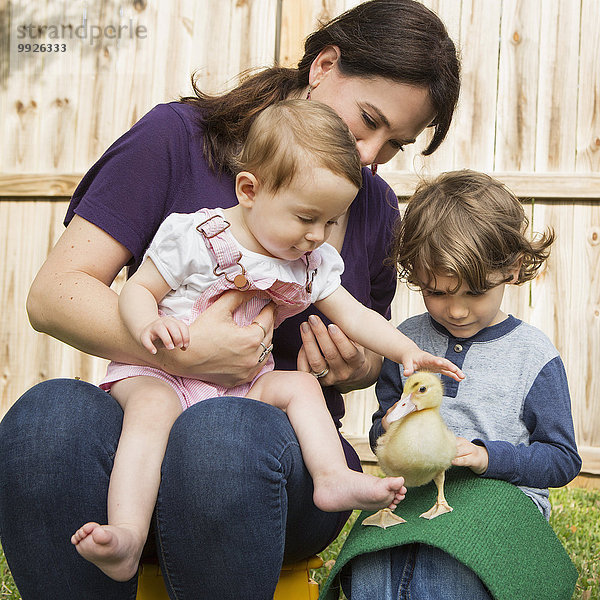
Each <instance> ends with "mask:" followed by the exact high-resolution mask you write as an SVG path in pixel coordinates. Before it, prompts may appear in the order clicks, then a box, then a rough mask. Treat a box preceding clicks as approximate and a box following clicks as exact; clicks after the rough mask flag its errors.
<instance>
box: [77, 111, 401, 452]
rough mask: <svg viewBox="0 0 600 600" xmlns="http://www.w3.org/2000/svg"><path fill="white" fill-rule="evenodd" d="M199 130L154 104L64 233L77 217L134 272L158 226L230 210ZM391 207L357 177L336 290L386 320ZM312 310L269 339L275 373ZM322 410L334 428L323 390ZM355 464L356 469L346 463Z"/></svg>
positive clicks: (81, 194)
mask: <svg viewBox="0 0 600 600" xmlns="http://www.w3.org/2000/svg"><path fill="white" fill-rule="evenodd" d="M202 139H203V130H202V126H201V123H200V122H199V118H198V112H197V109H195V108H194V107H192V106H191V105H189V104H183V103H180V102H171V103H169V104H160V105H158V106H156V107H155V108H154V109H152V110H151V111H150V112H149V113H148V114H147V115H145V116H144V117H142V119H140V120H139V121H138V122H137V123H136V124H135V125H134V126H133V127H132V128H131V129H130V130H129V131H128V132H126V133H125V134H124V135H123V136H121V137H120V138H119V139H118V140H117V141H116V142H114V144H112V146H110V148H109V149H108V150H107V151H106V152H105V153H104V154H103V155H102V156H101V157H100V159H99V160H98V161H97V162H96V164H94V166H93V167H92V168H91V169H90V170H89V171H88V172H87V173H86V175H85V176H84V178H83V179H82V180H81V182H80V184H79V185H78V186H77V189H76V190H75V193H74V194H73V197H72V199H71V203H70V205H69V208H68V211H67V215H66V217H65V225H67V224H68V223H69V222H70V221H71V219H72V218H73V215H74V214H75V213H76V214H78V215H79V216H81V217H83V218H84V219H85V220H86V221H89V222H90V223H93V224H94V225H97V226H98V227H100V228H101V229H103V230H104V231H106V232H107V233H108V234H109V235H111V236H112V237H113V238H115V239H116V240H117V241H119V242H120V243H121V244H123V245H124V246H125V247H126V248H127V249H128V250H129V251H130V252H131V253H132V255H133V258H132V259H131V261H130V262H129V265H128V266H129V267H130V268H131V269H135V268H137V267H138V266H139V263H140V261H141V259H142V257H143V255H144V251H145V250H146V248H147V247H148V245H149V244H150V241H151V240H152V238H153V237H154V234H155V233H156V230H157V229H158V227H159V225H160V224H161V223H162V221H163V220H164V219H165V218H166V217H167V216H168V215H169V214H171V213H173V212H180V213H191V212H195V211H197V210H198V209H200V208H215V207H223V208H227V207H230V206H233V205H234V204H236V203H237V199H236V197H235V192H234V185H233V184H234V181H233V178H232V177H231V176H229V175H228V174H224V175H222V176H221V177H219V176H217V175H216V174H215V173H213V172H212V171H211V170H210V169H209V167H208V165H207V164H206V161H205V158H204V154H203V150H202ZM397 206H398V204H397V199H396V196H395V194H394V192H393V191H392V190H391V188H390V187H389V186H388V185H387V184H386V183H385V182H384V181H383V180H382V179H381V178H380V177H379V176H375V177H373V176H372V175H371V173H370V172H369V171H368V170H367V169H363V186H362V188H361V189H360V191H359V193H358V195H357V197H356V199H355V200H354V202H353V203H352V205H351V208H350V215H349V219H348V227H347V230H346V236H345V240H344V246H343V248H342V252H341V255H342V258H343V259H344V263H345V271H344V273H343V275H342V285H343V286H344V287H345V288H346V289H347V290H348V291H349V292H350V293H351V294H352V295H353V296H354V297H356V298H357V299H358V300H359V301H360V302H362V303H363V304H364V305H365V306H368V307H369V308H372V309H374V310H376V311H377V312H379V313H381V314H383V315H385V316H386V317H388V318H389V307H390V303H391V301H392V298H393V296H394V291H395V287H396V286H395V280H396V275H395V271H394V269H393V268H391V267H384V265H383V261H384V259H385V257H386V250H387V248H388V245H389V243H390V240H391V234H392V226H393V223H394V222H395V220H396V218H397V216H398V208H397ZM312 313H316V314H319V316H320V317H321V318H322V319H323V320H324V321H325V322H328V321H327V320H326V319H325V317H324V316H323V315H321V314H320V313H319V312H318V311H317V310H316V309H315V308H314V306H311V307H310V308H308V309H307V310H306V311H305V312H303V313H300V314H299V315H297V316H295V317H292V318H290V319H287V320H286V321H285V322H284V323H283V324H282V325H281V326H280V327H279V328H278V329H277V330H276V331H275V335H274V338H273V343H274V353H273V354H274V357H275V368H277V369H283V370H292V369H295V368H296V357H297V354H298V350H299V348H300V346H301V338H300V331H299V327H300V323H302V322H303V321H305V320H306V319H307V317H308V315H309V314H312ZM324 393H325V398H326V400H327V405H328V407H329V410H330V412H331V414H332V416H333V418H334V421H335V422H336V425H337V426H338V427H339V426H340V419H341V418H342V417H343V415H344V403H343V400H342V397H341V395H340V394H339V392H337V390H335V389H334V388H325V389H324ZM351 462H353V463H355V461H351Z"/></svg>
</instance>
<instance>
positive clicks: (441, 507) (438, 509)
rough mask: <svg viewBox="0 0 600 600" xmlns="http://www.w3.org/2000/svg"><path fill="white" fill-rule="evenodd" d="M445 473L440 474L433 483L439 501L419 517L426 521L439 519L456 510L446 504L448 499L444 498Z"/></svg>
mask: <svg viewBox="0 0 600 600" xmlns="http://www.w3.org/2000/svg"><path fill="white" fill-rule="evenodd" d="M444 478H445V477H444V471H442V472H441V473H438V474H437V475H436V476H435V477H434V478H433V481H434V483H435V485H436V487H437V489H438V495H437V500H436V502H435V504H434V505H433V506H432V507H431V508H430V509H429V510H428V511H426V512H424V513H423V514H421V515H419V516H420V517H423V518H424V519H435V517H439V516H440V515H443V514H445V513H449V512H452V511H453V510H454V509H453V508H452V507H451V506H450V505H449V504H448V502H446V498H445V497H444Z"/></svg>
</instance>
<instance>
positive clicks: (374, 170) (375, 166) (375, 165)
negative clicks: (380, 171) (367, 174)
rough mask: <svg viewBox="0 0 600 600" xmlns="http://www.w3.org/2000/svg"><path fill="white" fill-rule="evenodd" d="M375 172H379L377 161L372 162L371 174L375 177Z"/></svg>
mask: <svg viewBox="0 0 600 600" xmlns="http://www.w3.org/2000/svg"><path fill="white" fill-rule="evenodd" d="M375 173H377V163H372V164H371V175H373V177H374V176H375Z"/></svg>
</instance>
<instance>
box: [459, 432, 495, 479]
mask: <svg viewBox="0 0 600 600" xmlns="http://www.w3.org/2000/svg"><path fill="white" fill-rule="evenodd" d="M488 462H489V455H488V451H487V450H486V448H485V446H477V445H476V444H472V443H471V442H469V440H466V439H465V438H462V437H457V438H456V458H455V459H454V460H453V461H452V464H453V465H455V466H457V467H469V468H470V469H471V471H473V473H477V475H481V474H482V473H485V472H486V471H487V468H488Z"/></svg>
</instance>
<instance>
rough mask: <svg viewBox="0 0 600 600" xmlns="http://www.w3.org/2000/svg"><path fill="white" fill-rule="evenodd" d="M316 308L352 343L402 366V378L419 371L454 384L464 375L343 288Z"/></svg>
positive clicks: (319, 302) (317, 304)
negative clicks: (446, 379)
mask: <svg viewBox="0 0 600 600" xmlns="http://www.w3.org/2000/svg"><path fill="white" fill-rule="evenodd" d="M315 306H316V307H317V308H318V309H319V310H320V311H321V312H322V313H323V314H324V315H326V316H327V317H328V318H329V319H331V320H332V321H333V322H334V323H335V324H336V325H338V326H339V327H340V329H341V330H342V331H343V332H344V333H345V334H346V335H347V336H348V337H349V338H350V339H352V340H354V341H355V342H357V343H359V344H361V345H362V346H365V347H366V348H369V349H370V350H373V351H375V352H377V353H378V354H381V355H383V356H385V357H386V358H389V359H391V360H393V361H395V362H397V363H401V364H402V365H403V367H404V375H407V376H408V375H411V374H412V373H414V372H415V371H416V370H418V369H427V370H429V371H436V372H438V373H443V374H444V375H447V376H448V377H452V378H453V379H456V380H457V381H460V380H462V379H464V374H463V372H462V371H461V370H460V369H459V368H458V367H457V366H456V365H454V364H453V363H451V362H450V361H449V360H447V359H445V358H440V357H438V356H433V354H430V353H429V352H425V351H423V350H421V349H420V348H419V347H418V346H417V345H416V344H415V343H414V342H413V341H412V340H411V339H409V338H408V337H406V336H405V335H404V334H403V333H400V332H399V331H398V330H397V329H396V328H395V327H394V326H393V325H392V323H390V322H389V321H387V320H386V319H385V318H384V317H382V316H381V315H380V314H379V313H376V312H375V311H373V310H370V309H368V308H367V307H366V306H363V305H362V304H361V303H360V302H359V301H358V300H356V298H354V296H352V294H350V293H349V292H348V291H347V290H346V289H344V288H343V287H342V286H340V287H339V288H337V289H336V290H335V291H334V292H333V293H332V294H330V295H329V296H327V298H324V299H323V300H318V301H317V302H315Z"/></svg>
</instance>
